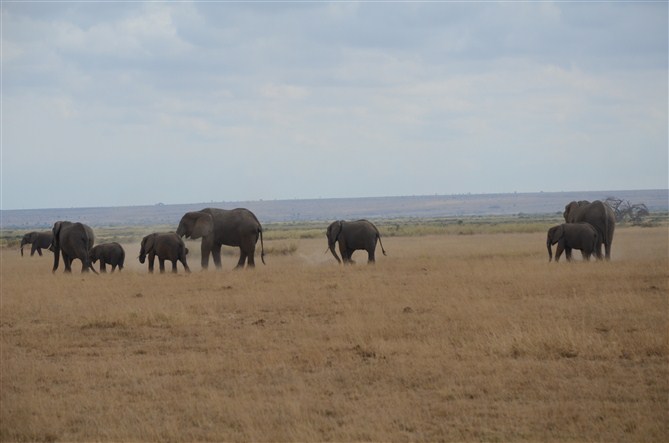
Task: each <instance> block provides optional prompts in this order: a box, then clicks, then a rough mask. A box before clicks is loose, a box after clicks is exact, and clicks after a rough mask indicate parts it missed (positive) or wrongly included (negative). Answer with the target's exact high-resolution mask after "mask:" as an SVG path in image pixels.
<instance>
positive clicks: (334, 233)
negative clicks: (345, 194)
mask: <svg viewBox="0 0 669 443" xmlns="http://www.w3.org/2000/svg"><path fill="white" fill-rule="evenodd" d="M343 226H344V220H339V221H337V222H335V225H334V227H333V229H332V242H333V243H334V242H336V241H337V240H338V239H339V234H341V230H342V227H343Z"/></svg>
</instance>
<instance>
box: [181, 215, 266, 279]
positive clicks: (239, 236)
mask: <svg viewBox="0 0 669 443" xmlns="http://www.w3.org/2000/svg"><path fill="white" fill-rule="evenodd" d="M177 235H178V236H179V237H186V238H190V239H198V238H200V237H202V244H201V248H202V260H201V263H202V269H203V270H206V269H207V268H208V267H209V254H211V255H212V257H213V258H214V264H215V265H216V268H217V269H221V246H222V245H227V246H237V247H239V261H238V262H237V266H236V268H237V269H240V268H243V267H244V263H245V262H247V263H248V267H249V268H253V267H255V250H256V243H257V242H258V237H260V251H261V252H260V259H261V260H262V262H263V264H265V247H264V245H263V239H262V226H261V225H260V222H259V221H258V218H256V216H255V214H253V212H251V211H249V210H248V209H245V208H237V209H230V210H228V209H218V208H205V209H202V210H201V211H194V212H187V213H186V214H184V216H183V217H181V221H180V222H179V227H178V228H177Z"/></svg>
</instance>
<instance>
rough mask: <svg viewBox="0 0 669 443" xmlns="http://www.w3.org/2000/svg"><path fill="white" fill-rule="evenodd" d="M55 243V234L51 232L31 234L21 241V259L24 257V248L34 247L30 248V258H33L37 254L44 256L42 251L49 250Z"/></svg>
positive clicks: (34, 232)
mask: <svg viewBox="0 0 669 443" xmlns="http://www.w3.org/2000/svg"><path fill="white" fill-rule="evenodd" d="M52 241H53V233H52V232H51V231H45V232H36V231H33V232H29V233H27V234H26V235H24V236H23V238H22V239H21V257H23V247H24V246H25V245H32V247H31V248H30V256H31V257H32V256H33V255H35V252H37V253H38V254H39V255H40V257H41V256H42V249H48V248H49V246H51V242H52Z"/></svg>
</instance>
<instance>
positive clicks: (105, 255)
mask: <svg viewBox="0 0 669 443" xmlns="http://www.w3.org/2000/svg"><path fill="white" fill-rule="evenodd" d="M89 255H90V258H91V263H95V262H96V261H98V260H100V272H107V265H111V267H112V270H111V271H112V272H114V271H115V270H116V267H118V270H119V271H121V270H122V269H123V262H124V261H125V251H124V250H123V246H121V245H119V244H118V243H116V242H113V243H103V244H101V245H96V246H93V248H92V249H91V250H90V252H89Z"/></svg>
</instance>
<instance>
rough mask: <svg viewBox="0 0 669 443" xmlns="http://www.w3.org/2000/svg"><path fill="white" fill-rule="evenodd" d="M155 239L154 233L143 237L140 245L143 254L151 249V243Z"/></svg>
mask: <svg viewBox="0 0 669 443" xmlns="http://www.w3.org/2000/svg"><path fill="white" fill-rule="evenodd" d="M155 240H156V234H149V235H147V236H146V237H144V241H142V247H143V249H144V253H145V254H148V253H150V252H151V251H152V250H153V244H154V243H155Z"/></svg>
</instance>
